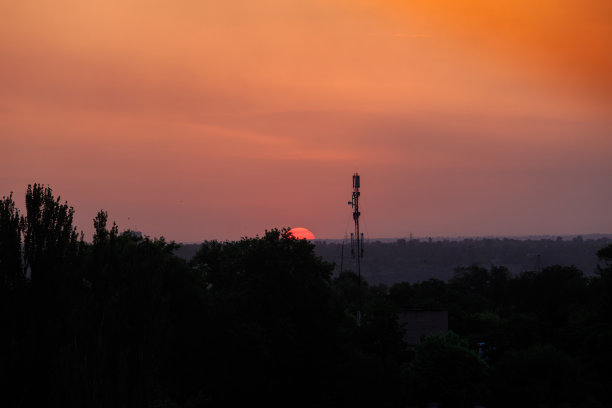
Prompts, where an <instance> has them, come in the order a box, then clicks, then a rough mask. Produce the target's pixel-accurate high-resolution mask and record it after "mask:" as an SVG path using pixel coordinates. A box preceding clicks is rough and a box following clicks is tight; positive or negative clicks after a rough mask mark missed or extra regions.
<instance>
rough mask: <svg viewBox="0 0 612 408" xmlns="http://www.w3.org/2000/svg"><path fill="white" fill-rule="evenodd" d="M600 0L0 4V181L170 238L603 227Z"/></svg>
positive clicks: (611, 195)
mask: <svg viewBox="0 0 612 408" xmlns="http://www.w3.org/2000/svg"><path fill="white" fill-rule="evenodd" d="M610 4H612V3H610V2H606V1H598V0H582V1H578V0H555V1H553V0H542V1H538V2H533V1H527V0H512V1H510V0H499V1H495V2H491V1H489V0H465V1H462V2H457V1H442V0H427V1H426V0H411V1H399V0H397V1H396V0H352V1H349V0H259V1H257V2H254V1H250V0H224V1H195V0H193V1H187V0H172V1H171V0H148V1H140V0H123V1H118V0H105V1H97V0H96V1H83V0H79V1H77V0H54V1H29V0H22V1H19V2H3V3H2V4H0V62H1V63H0V90H1V92H0V195H8V193H9V192H10V191H14V192H15V194H16V195H17V197H18V199H19V200H20V201H19V204H20V205H21V204H22V203H21V200H22V197H23V194H24V192H25V188H26V186H27V184H28V183H33V182H39V183H46V184H50V185H51V186H52V187H53V188H54V190H55V191H56V193H59V194H60V195H61V196H62V198H65V199H67V200H68V201H69V203H70V204H72V205H73V206H74V207H75V209H76V220H77V224H78V227H79V229H83V230H84V231H85V232H86V234H89V235H88V236H90V234H91V229H92V228H91V220H92V219H93V217H94V216H95V214H96V212H97V210H98V209H100V208H103V209H105V210H107V211H108V212H109V216H110V218H111V219H113V220H116V221H117V223H118V224H119V226H120V228H121V229H124V228H132V229H137V230H141V231H143V233H145V234H148V235H151V236H159V235H164V236H166V237H167V238H169V239H174V240H178V241H199V240H202V239H213V238H216V239H237V238H239V237H241V236H247V235H248V236H253V235H255V234H262V233H263V231H264V230H265V229H266V228H268V229H269V228H272V227H283V226H302V227H307V228H308V229H310V230H311V231H313V232H314V234H315V235H316V236H317V238H326V237H328V238H333V237H342V236H343V235H344V233H345V232H347V231H350V223H351V216H350V211H351V210H350V207H349V206H347V205H346V202H347V201H348V200H349V199H350V193H351V176H352V173H353V172H355V171H359V172H360V173H361V175H362V191H363V194H362V213H363V223H364V228H365V232H366V235H368V236H369V237H403V236H408V235H409V234H410V233H413V234H414V235H415V236H422V237H427V236H473V235H476V236H482V235H522V234H585V233H594V232H607V233H610V232H612V217H610V208H612V189H610V181H609V180H610V179H611V177H610V176H612V160H611V159H612V135H611V129H612V75H611V74H610V72H612V5H610Z"/></svg>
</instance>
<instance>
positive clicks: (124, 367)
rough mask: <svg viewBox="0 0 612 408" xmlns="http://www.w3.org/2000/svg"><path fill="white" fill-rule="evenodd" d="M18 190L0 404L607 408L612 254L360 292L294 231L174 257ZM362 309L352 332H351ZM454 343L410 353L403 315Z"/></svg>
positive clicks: (460, 272) (437, 342) (3, 318)
mask: <svg viewBox="0 0 612 408" xmlns="http://www.w3.org/2000/svg"><path fill="white" fill-rule="evenodd" d="M72 217H73V209H72V208H71V207H69V206H68V204H67V203H62V202H61V201H60V199H59V198H57V199H56V198H54V196H53V194H52V191H51V190H50V189H49V188H45V187H43V186H40V185H33V186H29V187H28V190H27V193H26V214H23V215H22V214H19V212H18V211H17V209H16V207H15V204H14V202H13V198H12V196H9V197H4V198H3V199H2V201H1V202H0V299H1V300H0V301H1V304H0V306H1V309H0V325H1V333H2V336H1V340H0V359H1V360H0V383H1V384H2V387H3V388H2V390H1V391H2V392H1V393H0V404H1V405H2V406H8V407H31V406H32V407H33V406H63V407H83V406H87V407H119V406H120V407H124V406H125V407H127V406H129V407H218V406H237V405H239V404H240V405H246V404H248V405H249V406H252V405H259V404H265V405H266V406H281V405H282V406H305V407H306V406H308V407H310V406H328V407H344V406H357V407H359V406H363V407H366V406H367V407H371V406H382V407H385V406H388V407H405V406H407V405H415V406H425V404H426V403H428V402H438V403H440V404H441V406H444V407H472V406H474V405H477V404H481V405H484V406H499V407H506V406H507V407H510V406H536V405H537V404H543V403H544V404H549V406H558V405H559V404H563V403H564V404H568V405H567V406H575V407H580V406H584V407H587V406H588V407H593V406H602V407H603V406H609V405H610V403H611V402H612V395H611V391H610V390H612V375H611V371H610V369H609V367H610V363H612V361H611V360H612V352H611V351H610V350H609V345H610V344H611V341H612V321H611V319H610V316H612V314H611V312H612V297H611V296H610V294H611V290H612V246H611V245H608V246H605V247H603V248H600V250H599V251H598V252H597V256H596V254H593V257H594V258H597V257H598V258H599V259H600V260H601V262H602V266H601V267H599V268H598V270H597V273H596V274H595V275H593V276H589V277H586V276H585V275H584V274H583V273H582V272H581V271H580V270H578V269H577V268H575V267H565V266H550V267H547V268H544V269H543V270H542V271H541V272H526V273H522V274H519V275H513V274H510V273H509V271H508V270H507V269H506V268H503V267H493V268H490V269H486V268H482V267H479V266H469V267H461V268H457V269H456V270H455V272H454V275H453V277H452V278H451V279H450V280H449V281H448V282H446V281H442V280H435V279H429V280H425V281H422V282H417V283H408V282H404V283H397V284H394V285H393V286H391V287H388V286H384V285H370V284H368V283H367V282H366V281H364V280H361V281H360V280H359V279H358V277H357V275H356V274H354V273H353V272H344V273H342V274H339V275H338V276H335V277H334V276H333V275H332V270H333V268H334V265H333V264H330V263H327V262H325V261H323V260H322V259H321V258H320V257H318V256H317V255H316V253H315V248H314V245H313V244H311V243H309V242H307V241H305V240H295V239H293V238H292V237H290V236H288V234H287V230H280V231H279V230H276V229H275V230H271V231H267V232H266V233H265V235H264V236H262V237H256V238H245V239H242V240H240V241H236V242H217V241H208V242H204V243H203V244H202V245H201V246H200V248H199V250H198V252H197V254H196V255H195V256H194V257H193V258H192V259H191V260H190V261H187V260H185V259H183V258H181V257H178V256H177V255H175V251H176V249H177V246H176V245H175V244H174V243H168V242H166V241H165V240H164V239H163V238H160V239H150V238H148V237H145V238H140V237H139V236H137V235H135V234H132V233H130V232H129V231H128V232H124V233H121V234H120V233H119V230H118V228H117V226H116V225H114V224H113V225H109V222H108V216H107V214H106V212H104V211H100V212H99V213H98V215H97V216H96V218H95V219H94V220H93V222H94V227H95V235H94V237H93V242H92V243H88V242H85V241H84V240H83V237H82V235H81V236H80V237H79V235H78V234H77V231H76V229H75V227H74V226H73V225H72ZM359 309H361V312H362V318H361V319H358V318H357V315H358V310H359ZM414 309H446V310H448V311H449V326H450V329H451V331H450V332H449V333H447V334H444V335H432V336H428V337H425V338H423V339H422V340H421V342H420V343H419V344H418V345H417V346H416V347H408V345H407V344H405V342H404V341H403V329H402V327H401V326H400V325H399V324H398V314H399V313H401V312H402V311H403V310H414Z"/></svg>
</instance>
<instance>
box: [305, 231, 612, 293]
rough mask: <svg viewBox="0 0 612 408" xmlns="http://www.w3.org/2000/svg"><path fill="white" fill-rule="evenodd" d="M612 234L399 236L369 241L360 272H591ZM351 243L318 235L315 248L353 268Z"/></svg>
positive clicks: (387, 275) (385, 276)
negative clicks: (570, 269)
mask: <svg viewBox="0 0 612 408" xmlns="http://www.w3.org/2000/svg"><path fill="white" fill-rule="evenodd" d="M611 242H612V240H611V239H609V238H604V237H601V238H597V239H583V238H582V237H580V236H577V237H574V238H572V239H569V240H568V239H562V238H561V237H558V238H555V239H548V238H546V239H545V238H542V239H524V240H523V239H510V238H496V239H494V238H482V239H471V238H470V239H464V240H457V241H452V240H442V241H431V242H430V241H428V240H416V239H413V240H406V239H398V240H396V241H395V242H380V241H367V242H366V244H365V256H364V258H363V260H362V269H361V272H362V274H363V276H364V277H365V278H366V279H367V280H368V281H369V282H371V283H384V284H386V285H392V284H394V283H397V282H419V281H422V280H425V279H429V278H436V279H441V280H448V279H450V278H452V276H453V270H454V269H455V268H456V267H458V266H471V265H474V264H476V265H481V266H483V267H491V266H494V265H504V266H505V267H506V268H508V270H509V271H510V272H512V273H515V274H516V273H520V272H524V271H540V270H542V269H543V268H545V267H547V266H552V265H563V266H572V265H573V266H576V267H578V269H580V270H582V271H584V273H585V274H587V275H592V274H593V273H594V271H595V269H596V267H597V258H595V257H594V256H593V254H594V253H595V252H596V251H597V250H598V249H600V248H602V247H604V246H606V245H607V244H609V243H611ZM349 246H350V243H345V245H344V260H342V253H343V250H342V243H339V242H325V241H319V242H317V243H316V253H317V255H319V256H321V257H322V258H323V259H324V260H326V261H327V262H334V263H335V264H336V269H335V271H334V273H336V274H337V273H339V272H340V266H341V265H342V264H343V266H344V269H354V265H353V264H354V261H353V259H352V258H351V256H350V247H349Z"/></svg>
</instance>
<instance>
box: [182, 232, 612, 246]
mask: <svg viewBox="0 0 612 408" xmlns="http://www.w3.org/2000/svg"><path fill="white" fill-rule="evenodd" d="M559 237H561V238H562V240H564V241H567V240H571V239H575V238H578V237H581V238H582V239H589V240H592V239H602V238H607V239H612V233H599V232H596V233H588V234H520V235H454V236H450V235H448V236H443V235H438V236H412V237H410V236H400V237H378V238H368V237H365V238H364V241H365V242H376V241H380V242H396V241H398V240H401V239H403V240H406V241H410V240H412V241H429V240H430V239H431V240H432V241H435V242H438V241H462V240H466V239H472V240H482V239H516V240H529V239H557V238H559ZM240 239H241V238H239V239H238V240H240ZM345 240H346V241H348V240H350V238H316V237H315V239H313V240H312V241H313V242H324V241H332V242H342V241H345ZM205 241H215V239H204V240H202V241H175V242H177V243H179V244H184V245H192V244H201V243H202V242H205ZM217 241H220V242H226V241H236V240H231V239H226V240H217Z"/></svg>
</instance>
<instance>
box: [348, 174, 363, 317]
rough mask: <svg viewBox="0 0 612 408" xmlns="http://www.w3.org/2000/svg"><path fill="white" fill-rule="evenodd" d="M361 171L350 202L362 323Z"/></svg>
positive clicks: (352, 238)
mask: <svg viewBox="0 0 612 408" xmlns="http://www.w3.org/2000/svg"><path fill="white" fill-rule="evenodd" d="M359 186H360V179H359V173H355V174H353V197H352V200H351V201H349V202H348V204H349V205H350V206H351V207H352V208H353V220H354V221H355V232H354V233H351V255H352V256H353V258H356V259H357V276H358V278H359V282H358V285H359V306H358V309H359V310H357V324H359V325H361V258H363V234H359V216H360V215H361V213H360V212H359V196H360V195H361V193H360V192H359Z"/></svg>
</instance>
